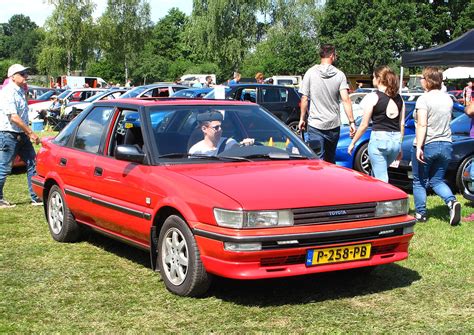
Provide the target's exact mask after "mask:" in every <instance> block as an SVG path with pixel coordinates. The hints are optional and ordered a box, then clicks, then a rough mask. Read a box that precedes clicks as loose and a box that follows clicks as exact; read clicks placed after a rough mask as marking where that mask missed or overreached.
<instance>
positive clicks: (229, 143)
mask: <svg viewBox="0 0 474 335" xmlns="http://www.w3.org/2000/svg"><path fill="white" fill-rule="evenodd" d="M223 119H224V118H223V116H222V113H220V112H218V111H209V112H206V113H201V114H199V115H198V116H197V120H198V122H199V124H200V127H201V131H202V132H203V134H204V139H203V140H202V141H199V142H197V143H196V144H194V145H193V146H192V147H191V148H190V149H189V154H191V155H207V156H216V155H218V154H220V153H221V152H223V151H225V150H228V149H230V148H232V147H233V146H235V145H245V146H248V145H252V144H254V142H255V140H254V139H253V138H245V139H243V140H242V141H241V142H240V143H239V142H237V141H236V140H234V139H233V138H226V137H222V121H223Z"/></svg>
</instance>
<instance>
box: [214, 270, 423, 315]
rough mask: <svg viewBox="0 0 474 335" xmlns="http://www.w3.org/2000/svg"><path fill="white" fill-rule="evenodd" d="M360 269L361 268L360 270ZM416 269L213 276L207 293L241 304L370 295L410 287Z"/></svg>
mask: <svg viewBox="0 0 474 335" xmlns="http://www.w3.org/2000/svg"><path fill="white" fill-rule="evenodd" d="M361 270H362V271H361ZM420 279H421V276H420V275H419V273H418V272H416V271H414V270H411V269H407V268H405V267H402V266H400V265H397V264H387V265H382V266H379V267H377V268H376V269H374V270H373V271H372V272H370V273H368V272H365V271H364V269H359V270H357V269H354V270H344V271H335V272H326V273H319V274H312V275H307V276H299V277H288V278H278V279H266V280H251V281H243V280H231V279H224V278H216V280H215V281H214V283H213V285H212V287H211V291H210V292H209V294H210V295H211V296H215V297H216V298H219V299H222V300H224V301H231V302H233V303H235V304H240V305H245V306H258V307H268V306H282V305H288V304H302V303H312V302H322V301H326V300H335V299H340V298H350V297H355V296H361V295H367V294H373V293H378V292H384V291H389V290H393V289H396V288H400V287H407V286H410V285H411V284H412V283H413V282H415V281H418V280H420Z"/></svg>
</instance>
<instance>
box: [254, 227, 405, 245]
mask: <svg viewBox="0 0 474 335" xmlns="http://www.w3.org/2000/svg"><path fill="white" fill-rule="evenodd" d="M400 235H403V228H399V229H394V230H393V232H390V233H385V234H380V231H378V230H377V231H373V232H367V233H358V234H347V235H338V236H328V237H318V238H305V239H297V241H298V243H292V244H285V245H284V246H282V245H280V244H278V242H276V241H267V242H262V250H275V249H283V248H284V249H290V248H301V247H316V246H323V245H328V244H337V243H348V242H358V241H366V240H376V239H380V238H386V237H394V236H400Z"/></svg>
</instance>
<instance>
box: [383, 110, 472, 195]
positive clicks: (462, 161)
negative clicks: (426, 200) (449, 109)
mask: <svg viewBox="0 0 474 335" xmlns="http://www.w3.org/2000/svg"><path fill="white" fill-rule="evenodd" d="M470 125H471V120H470V119H469V117H468V116H467V115H466V114H462V115H460V116H459V117H457V118H455V119H454V120H453V121H451V132H452V140H453V153H452V155H451V160H450V162H449V165H448V167H447V169H446V175H445V179H446V182H447V183H448V184H449V185H450V186H451V187H452V188H453V189H455V190H457V191H459V192H460V193H461V194H463V193H466V192H467V193H472V190H473V189H472V180H471V178H470V175H469V169H470V166H471V164H473V161H474V138H471V137H469V131H470ZM414 136H415V135H414V134H413V135H409V136H406V137H405V138H404V140H403V143H402V150H403V158H402V160H401V161H400V162H396V164H393V165H392V166H391V167H390V168H389V170H388V175H389V179H390V183H392V184H394V185H397V186H398V187H400V188H402V189H405V190H410V189H411V188H412V181H413V173H412V167H411V150H412V147H413V140H414Z"/></svg>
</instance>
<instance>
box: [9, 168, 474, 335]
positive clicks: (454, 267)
mask: <svg viewBox="0 0 474 335" xmlns="http://www.w3.org/2000/svg"><path fill="white" fill-rule="evenodd" d="M5 197H6V198H7V199H8V200H10V201H13V202H15V203H17V207H16V208H12V209H3V210H0V236H1V239H2V241H1V246H0V273H1V293H0V333H64V334H69V333H113V334H117V333H118V334H121V333H161V332H166V333H220V334H222V333H269V332H271V333H317V334H319V333H393V334H396V333H452V334H472V333H474V280H473V279H474V267H473V264H474V223H472V222H471V223H467V222H466V223H463V224H462V225H461V226H459V227H450V226H449V224H448V223H447V220H448V216H447V215H448V211H447V207H446V206H444V204H443V203H442V201H441V200H440V199H439V198H437V197H434V196H430V198H429V202H428V206H429V212H430V215H431V217H430V220H429V221H428V222H427V223H423V224H418V225H416V228H415V232H416V235H415V237H414V238H413V240H412V244H411V247H410V258H409V259H408V260H406V261H403V262H400V263H396V264H391V265H386V266H380V267H379V268H377V269H376V270H375V271H374V272H372V273H371V274H369V275H366V276H364V275H361V274H357V273H354V272H350V271H345V272H336V273H328V274H319V275H312V276H304V277H297V278H286V279H278V280H266V281H235V280H227V279H217V280H215V282H214V284H213V286H212V287H211V290H210V292H209V294H208V295H207V296H206V297H204V298H201V299H193V298H181V297H177V296H175V295H173V294H171V293H169V292H168V291H167V290H166V289H165V287H164V284H163V282H162V281H161V280H160V278H159V275H158V274H156V273H154V272H153V271H152V270H150V260H149V256H148V254H147V253H145V252H143V251H140V250H137V249H134V248H132V247H129V246H127V245H124V244H121V243H119V242H116V241H113V240H110V239H108V238H106V237H102V236H101V235H97V234H94V233H92V234H90V235H89V237H88V238H87V239H86V240H84V241H82V242H80V243H74V244H62V243H58V242H54V241H53V240H52V238H51V237H50V235H49V231H48V227H47V224H46V220H45V217H44V213H43V209H42V207H32V206H30V205H29V198H28V194H27V189H26V176H25V174H18V175H12V176H10V177H9V178H8V179H7V185H6V188H5ZM458 199H459V200H460V201H461V202H462V204H463V209H462V214H463V216H466V215H468V214H471V213H473V212H474V208H473V207H472V205H469V204H468V203H467V202H466V201H465V200H464V199H462V197H460V196H458ZM412 207H413V204H412Z"/></svg>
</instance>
